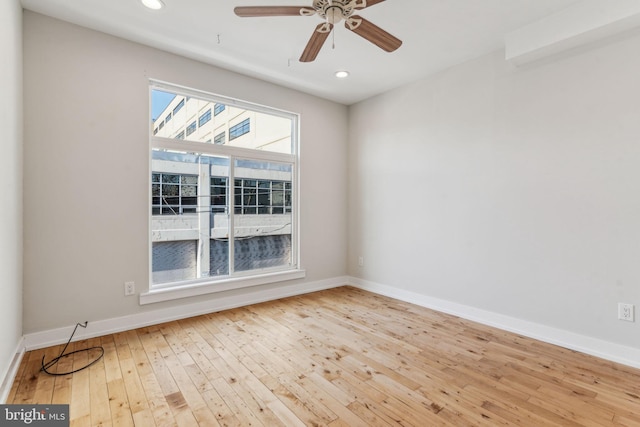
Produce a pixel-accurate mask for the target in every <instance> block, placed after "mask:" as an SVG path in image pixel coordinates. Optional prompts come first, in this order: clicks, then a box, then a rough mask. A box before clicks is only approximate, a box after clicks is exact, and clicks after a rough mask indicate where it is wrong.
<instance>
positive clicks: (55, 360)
mask: <svg viewBox="0 0 640 427" xmlns="http://www.w3.org/2000/svg"><path fill="white" fill-rule="evenodd" d="M88 323H89V322H84V323H76V327H75V328H73V332H72V333H71V336H70V337H69V341H67V343H66V344H65V345H64V348H63V349H62V352H61V353H60V356H58V357H56V358H54V359H53V360H51V361H50V362H48V363H44V358H45V356H42V368H40V370H41V371H42V372H45V373H47V374H49V375H69V374H73V373H76V372H78V371H82V370H83V369H87V368H88V367H89V366H91V365H93V364H94V363H96V362H97V361H98V360H100V359H101V358H102V356H104V348H103V347H102V346H98V347H89V348H83V349H81V350H76V351H72V352H71V353H65V351H66V350H67V347H68V346H69V343H70V342H71V340H72V339H73V336H74V335H75V333H76V329H78V326H82V327H83V328H86V327H87V324H88ZM91 350H100V356H98V357H97V359H95V360H93V361H92V362H89V364H88V365H86V366H83V367H82V368H78V369H76V370H74V371H70V372H49V371H48V369H49V368H50V367H52V366H53V365H55V364H56V363H58V362H59V361H60V359H62V358H63V357H67V356H71V355H72V354H76V353H80V352H83V351H87V352H89V351H91Z"/></svg>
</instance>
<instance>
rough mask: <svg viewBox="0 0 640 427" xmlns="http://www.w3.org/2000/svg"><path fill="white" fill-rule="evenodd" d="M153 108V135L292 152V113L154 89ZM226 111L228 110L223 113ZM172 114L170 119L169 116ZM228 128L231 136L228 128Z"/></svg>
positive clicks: (152, 95)
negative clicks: (276, 111) (256, 109)
mask: <svg viewBox="0 0 640 427" xmlns="http://www.w3.org/2000/svg"><path fill="white" fill-rule="evenodd" d="M151 92H152V94H151V104H152V105H151V109H152V121H153V127H152V128H153V129H154V135H155V136H158V137H162V138H171V139H180V140H182V139H185V140H188V141H196V142H202V143H203V144H205V143H207V142H209V143H211V140H212V138H213V143H214V144H221V145H225V144H228V145H231V146H236V147H242V148H250V149H254V150H265V151H273V152H276V153H286V154H291V153H293V150H292V141H293V139H292V125H293V121H292V119H291V118H289V117H282V115H277V114H268V113H264V112H258V111H251V110H247V109H244V108H241V107H236V106H228V105H227V106H225V105H224V104H220V103H216V102H214V101H210V100H206V99H199V98H196V97H188V96H184V95H180V94H176V93H170V92H168V91H163V90H158V89H153V90H152V91H151ZM223 111H225V114H220V113H222V112H223ZM168 117H171V120H166V118H168ZM222 129H228V130H229V140H228V141H226V140H225V137H226V132H224V131H223V132H221V130H222ZM214 135H215V136H214Z"/></svg>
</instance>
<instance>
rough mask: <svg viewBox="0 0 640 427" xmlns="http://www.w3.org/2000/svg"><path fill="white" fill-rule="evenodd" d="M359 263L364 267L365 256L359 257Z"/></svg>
mask: <svg viewBox="0 0 640 427" xmlns="http://www.w3.org/2000/svg"><path fill="white" fill-rule="evenodd" d="M358 265H359V266H360V267H364V257H363V256H360V257H358Z"/></svg>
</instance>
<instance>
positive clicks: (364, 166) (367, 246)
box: [348, 33, 640, 348]
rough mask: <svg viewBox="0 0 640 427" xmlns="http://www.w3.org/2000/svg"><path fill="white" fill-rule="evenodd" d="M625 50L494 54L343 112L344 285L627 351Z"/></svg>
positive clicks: (637, 245)
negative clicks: (622, 307) (516, 63)
mask: <svg viewBox="0 0 640 427" xmlns="http://www.w3.org/2000/svg"><path fill="white" fill-rule="evenodd" d="M638 51H640V37H639V36H638V35H637V33H636V35H635V36H633V35H629V36H628V37H625V38H621V39H618V40H615V41H611V42H610V43H609V44H606V45H600V46H599V47H594V48H592V49H583V51H582V52H581V53H574V54H569V55H565V56H564V57H562V58H556V59H554V60H552V61H546V62H545V63H539V64H533V65H530V66H527V67H525V68H522V69H515V68H514V67H513V66H511V65H510V64H509V63H507V62H505V61H504V53H503V52H497V53H495V54H491V55H487V56H483V57H481V58H478V59H477V60H474V61H472V62H469V63H465V64H462V65H459V66H456V67H453V68H451V69H449V70H447V71H445V72H442V73H440V74H438V75H435V76H432V77H428V78H425V79H422V80H420V81H417V82H415V83H414V84H411V85H408V86H405V87H402V88H399V89H396V90H393V91H391V92H388V93H386V94H383V95H380V96H377V97H375V98H372V99H369V100H367V101H364V102H361V103H359V104H357V105H354V106H352V107H351V108H350V138H349V144H350V146H349V183H350V188H349V195H350V207H349V250H348V252H349V272H350V274H351V275H353V276H357V277H359V278H361V279H363V280H367V281H370V282H372V283H376V284H382V285H387V286H392V287H395V288H397V289H401V290H403V291H406V292H414V293H418V294H421V295H427V296H429V297H433V298H439V299H442V300H448V301H451V302H454V303H457V304H463V305H466V306H470V307H473V308H476V309H482V310H487V311H490V312H494V313H498V314H502V315H507V316H511V317H515V318H518V319H523V320H527V321H531V322H535V323H537V324H540V325H546V326H549V327H553V328H558V329H562V330H566V331H571V332H575V333H578V334H583V335H586V336H589V337H594V338H599V339H602V340H607V341H610V342H615V343H619V344H623V345H627V346H633V347H636V348H640V339H639V338H638V337H639V336H640V335H639V332H640V323H639V322H636V323H628V322H622V321H619V320H617V303H618V302H628V303H633V304H636V306H637V307H638V306H640V268H638V266H639V265H640V264H639V260H640V140H639V139H638V136H639V135H640V102H639V99H640V79H639V78H638V76H640V56H638V54H637V52H638ZM359 256H363V257H364V267H359V266H358V257H359Z"/></svg>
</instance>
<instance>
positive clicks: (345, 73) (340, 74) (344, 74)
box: [336, 71, 349, 79]
mask: <svg viewBox="0 0 640 427" xmlns="http://www.w3.org/2000/svg"><path fill="white" fill-rule="evenodd" d="M336 77H337V78H339V79H345V78H347V77H349V72H348V71H336Z"/></svg>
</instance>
